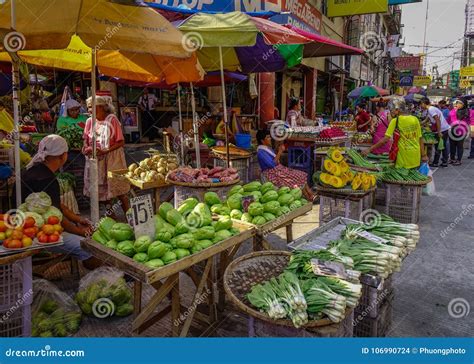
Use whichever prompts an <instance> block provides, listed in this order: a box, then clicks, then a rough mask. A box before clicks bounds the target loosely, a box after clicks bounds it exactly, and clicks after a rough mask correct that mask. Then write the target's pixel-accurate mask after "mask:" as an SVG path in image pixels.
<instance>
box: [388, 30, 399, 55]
mask: <svg viewBox="0 0 474 364" xmlns="http://www.w3.org/2000/svg"><path fill="white" fill-rule="evenodd" d="M399 40H400V34H394V35H388V36H387V42H386V44H385V53H390V57H392V58H396V57H400V55H401V53H402V49H401V48H400V47H398V41H399Z"/></svg>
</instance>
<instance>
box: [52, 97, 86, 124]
mask: <svg viewBox="0 0 474 364" xmlns="http://www.w3.org/2000/svg"><path fill="white" fill-rule="evenodd" d="M64 106H65V107H64V114H65V115H62V116H61V117H60V118H59V119H58V122H57V124H56V130H60V129H62V128H66V127H69V126H78V127H80V128H81V129H84V126H85V125H86V120H87V117H86V116H85V115H83V114H81V104H80V103H79V102H77V101H76V100H74V99H69V100H67V101H66V102H65V105H64Z"/></svg>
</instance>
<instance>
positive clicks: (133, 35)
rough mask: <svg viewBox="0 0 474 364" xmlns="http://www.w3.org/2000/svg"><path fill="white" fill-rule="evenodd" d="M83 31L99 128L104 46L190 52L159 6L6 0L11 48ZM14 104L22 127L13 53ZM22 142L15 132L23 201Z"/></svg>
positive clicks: (59, 40)
mask: <svg viewBox="0 0 474 364" xmlns="http://www.w3.org/2000/svg"><path fill="white" fill-rule="evenodd" d="M73 35H78V36H79V37H80V38H81V40H82V41H83V42H84V43H85V44H86V45H87V46H89V47H90V48H92V57H91V68H92V124H93V125H92V128H93V129H94V128H95V121H96V115H95V91H96V90H95V88H96V77H95V65H96V63H95V62H96V57H95V56H96V53H97V52H98V51H101V50H120V51H122V52H131V53H148V54H152V55H162V56H167V57H177V58H189V57H190V55H191V54H190V53H191V52H190V51H189V49H188V48H187V47H183V44H185V42H184V39H183V35H182V33H181V32H180V31H179V30H177V29H176V28H174V27H173V25H172V24H171V23H169V22H168V21H167V20H166V19H165V18H164V17H163V16H161V15H160V14H158V13H157V12H156V11H154V10H153V9H150V8H148V7H142V6H129V5H121V4H116V3H112V2H109V1H106V0H80V1H79V0H21V1H18V0H17V1H15V0H5V1H4V2H3V3H1V4H0V36H3V45H2V46H0V47H1V48H0V50H1V49H4V50H6V51H8V52H10V53H13V54H14V53H15V52H17V51H21V50H39V49H64V48H67V46H68V44H69V42H70V40H71V37H72V36H73ZM12 69H13V71H12V73H13V109H14V120H15V132H17V131H18V119H19V115H18V85H19V77H18V59H17V58H16V55H15V54H14V57H13V67H12ZM95 144H96V143H95V134H93V140H92V145H93V158H92V159H91V179H92V180H93V181H94V180H96V179H97V160H96V150H95ZM19 162H20V158H19V144H18V141H17V138H15V168H16V178H17V181H16V182H17V191H16V197H17V204H19V203H20V202H21V189H20V186H21V180H20V176H19V175H20V170H19V166H20V163H19ZM98 202H99V195H98V189H97V184H94V183H93V184H92V185H91V208H92V212H91V216H92V220H93V221H94V222H97V221H98V219H99V203H98Z"/></svg>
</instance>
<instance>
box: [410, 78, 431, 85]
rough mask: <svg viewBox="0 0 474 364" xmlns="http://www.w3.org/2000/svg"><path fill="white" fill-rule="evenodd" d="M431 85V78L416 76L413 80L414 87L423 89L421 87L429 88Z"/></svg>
mask: <svg viewBox="0 0 474 364" xmlns="http://www.w3.org/2000/svg"><path fill="white" fill-rule="evenodd" d="M429 85H431V77H430V76H415V77H414V78H413V86H417V87H421V86H429Z"/></svg>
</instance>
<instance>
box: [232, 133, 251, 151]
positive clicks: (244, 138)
mask: <svg viewBox="0 0 474 364" xmlns="http://www.w3.org/2000/svg"><path fill="white" fill-rule="evenodd" d="M235 144H237V146H238V147H239V148H244V149H250V147H251V144H252V136H251V135H250V134H235Z"/></svg>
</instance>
